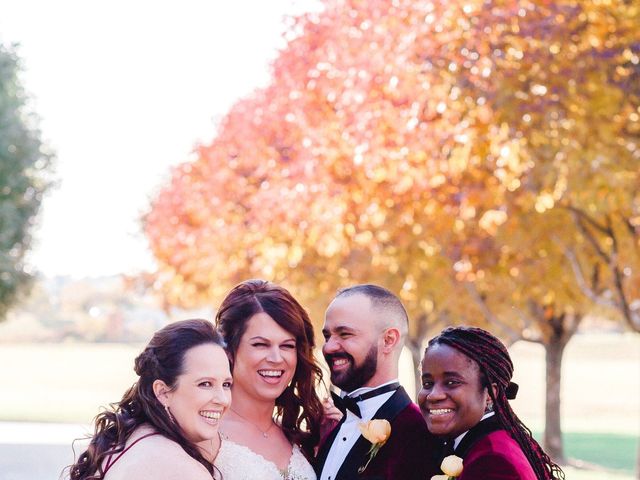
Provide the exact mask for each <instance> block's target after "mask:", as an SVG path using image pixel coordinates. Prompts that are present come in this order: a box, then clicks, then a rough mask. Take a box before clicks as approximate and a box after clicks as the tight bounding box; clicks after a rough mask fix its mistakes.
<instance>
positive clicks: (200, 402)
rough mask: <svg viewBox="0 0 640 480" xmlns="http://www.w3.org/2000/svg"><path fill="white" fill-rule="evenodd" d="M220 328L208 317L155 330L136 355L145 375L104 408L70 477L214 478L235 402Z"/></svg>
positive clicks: (138, 367)
mask: <svg viewBox="0 0 640 480" xmlns="http://www.w3.org/2000/svg"><path fill="white" fill-rule="evenodd" d="M223 346H224V342H223V340H222V336H221V335H220V334H219V333H218V332H217V331H216V330H215V328H214V327H213V325H212V324H211V323H210V322H208V321H206V320H184V321H181V322H175V323H172V324H169V325H167V326H166V327H164V328H162V329H161V330H159V331H158V332H156V333H155V334H154V336H153V338H152V339H151V341H150V342H149V344H148V345H147V346H146V348H145V349H144V350H143V352H142V353H141V354H140V355H138V357H137V358H136V359H135V364H134V369H135V372H136V373H137V374H138V376H139V378H138V380H137V382H136V383H135V384H134V385H133V386H132V387H131V388H130V389H129V390H127V392H126V393H125V394H124V396H123V397H122V399H121V400H120V401H119V402H116V403H114V404H112V405H111V408H110V409H109V410H107V411H105V412H102V413H100V414H99V415H98V416H97V417H96V420H95V433H94V434H93V436H92V437H91V440H90V443H89V447H88V448H87V450H86V451H85V452H83V453H82V454H81V455H80V457H79V458H78V460H77V462H76V463H74V464H73V465H71V467H70V478H71V480H121V479H131V478H135V479H136V480H147V479H148V480H152V479H153V480H178V479H183V478H186V479H189V480H211V479H212V478H214V479H219V478H220V477H221V476H220V473H219V471H218V470H217V469H216V468H215V467H214V466H213V461H214V459H215V457H216V454H217V451H218V449H219V447H220V436H219V434H218V422H219V420H220V417H221V416H222V415H223V414H224V413H225V412H226V411H227V409H228V407H229V405H230V402H231V383H232V381H231V372H230V368H229V359H228V358H227V355H226V353H225V351H224V349H223Z"/></svg>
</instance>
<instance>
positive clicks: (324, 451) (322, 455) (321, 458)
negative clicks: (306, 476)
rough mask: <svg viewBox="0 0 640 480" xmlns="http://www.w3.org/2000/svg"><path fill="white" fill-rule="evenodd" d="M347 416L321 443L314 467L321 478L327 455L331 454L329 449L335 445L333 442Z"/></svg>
mask: <svg viewBox="0 0 640 480" xmlns="http://www.w3.org/2000/svg"><path fill="white" fill-rule="evenodd" d="M346 418H347V416H346V415H344V416H343V417H342V418H341V419H340V421H339V422H338V423H337V424H336V426H335V427H334V428H333V430H331V432H330V433H329V434H328V435H327V436H326V438H325V440H324V442H322V444H320V447H319V448H318V453H317V455H316V459H315V461H314V462H313V467H314V469H315V471H316V476H317V477H318V478H320V474H321V473H322V468H323V467H324V462H326V460H327V455H329V450H330V449H331V445H333V442H334V440H335V439H336V436H337V435H338V432H339V431H340V427H342V424H343V423H344V421H345V420H346Z"/></svg>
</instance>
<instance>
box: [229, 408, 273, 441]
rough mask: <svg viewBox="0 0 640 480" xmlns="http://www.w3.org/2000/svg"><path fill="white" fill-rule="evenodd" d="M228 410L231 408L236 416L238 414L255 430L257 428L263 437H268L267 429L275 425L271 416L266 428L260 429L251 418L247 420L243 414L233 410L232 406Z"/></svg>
mask: <svg viewBox="0 0 640 480" xmlns="http://www.w3.org/2000/svg"><path fill="white" fill-rule="evenodd" d="M229 410H231V411H232V412H233V413H235V414H236V415H237V416H239V417H240V418H241V419H242V420H244V421H245V422H247V423H249V424H251V425H253V426H254V427H255V429H256V430H258V431H259V432H260V433H261V434H262V436H263V437H264V438H269V435H268V433H269V430H271V428H272V427H273V426H274V425H275V422H274V421H273V418H272V419H271V425H269V428H267V429H266V430H263V429H261V428H260V427H259V426H258V425H256V424H255V423H253V422H252V421H251V420H249V419H248V418H247V417H245V416H244V415H240V414H239V413H238V412H237V411H236V410H234V409H233V408H229Z"/></svg>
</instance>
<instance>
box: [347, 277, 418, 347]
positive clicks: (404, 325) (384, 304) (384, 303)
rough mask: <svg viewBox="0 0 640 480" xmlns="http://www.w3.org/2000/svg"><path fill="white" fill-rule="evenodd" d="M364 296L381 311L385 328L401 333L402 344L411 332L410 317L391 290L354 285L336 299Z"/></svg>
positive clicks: (372, 285) (372, 305) (370, 285)
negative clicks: (391, 328) (391, 327)
mask: <svg viewBox="0 0 640 480" xmlns="http://www.w3.org/2000/svg"><path fill="white" fill-rule="evenodd" d="M352 295H364V296H365V297H367V298H368V299H369V301H370V302H371V308H372V309H374V310H376V311H379V312H380V313H381V314H382V317H383V318H384V321H385V326H386V327H389V326H393V327H396V328H397V329H398V330H399V331H400V335H401V338H402V342H401V343H404V339H405V338H406V336H407V333H408V330H409V316H408V315H407V311H406V309H405V308H404V305H402V302H401V301H400V299H399V298H398V297H397V296H396V295H395V294H394V293H393V292H391V291H390V290H387V289H386V288H384V287H381V286H379V285H374V284H372V283H364V284H360V285H352V286H350V287H346V288H343V289H341V290H338V293H337V294H336V296H335V298H336V299H337V298H341V297H342V298H344V297H350V296H352Z"/></svg>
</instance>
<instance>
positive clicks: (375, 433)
mask: <svg viewBox="0 0 640 480" xmlns="http://www.w3.org/2000/svg"><path fill="white" fill-rule="evenodd" d="M358 427H359V428H360V432H362V436H363V437H364V438H366V439H367V440H369V441H370V442H371V448H370V449H369V452H368V453H369V458H368V459H367V463H365V464H364V465H363V466H362V467H360V468H359V469H358V473H362V472H364V470H365V468H367V465H369V462H370V461H371V460H373V457H375V456H376V454H377V453H378V450H380V449H381V448H382V446H383V445H384V444H385V443H386V442H387V440H388V439H389V436H390V435H391V424H390V423H389V422H388V421H387V420H381V419H376V420H369V421H368V422H366V423H361V424H359V425H358Z"/></svg>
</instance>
